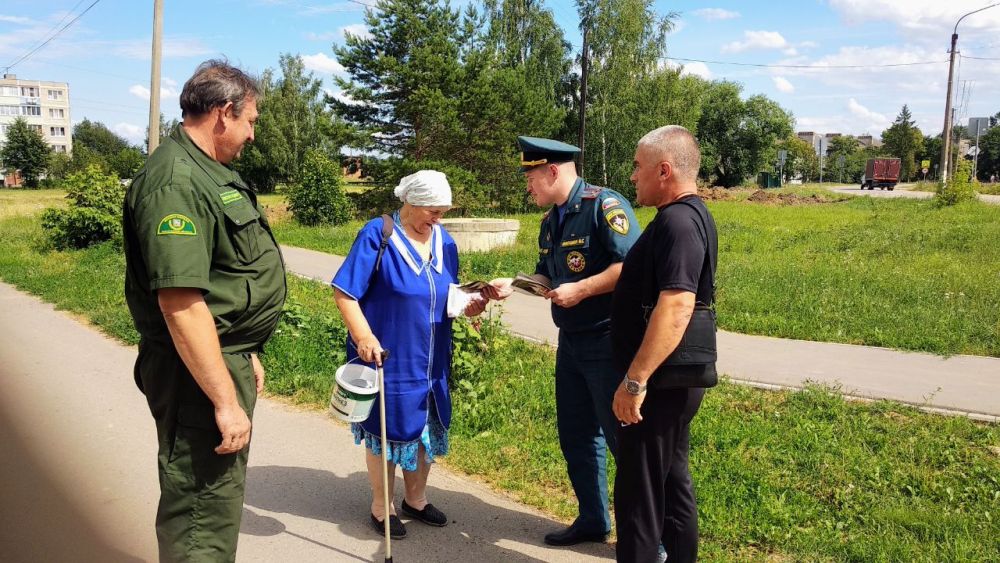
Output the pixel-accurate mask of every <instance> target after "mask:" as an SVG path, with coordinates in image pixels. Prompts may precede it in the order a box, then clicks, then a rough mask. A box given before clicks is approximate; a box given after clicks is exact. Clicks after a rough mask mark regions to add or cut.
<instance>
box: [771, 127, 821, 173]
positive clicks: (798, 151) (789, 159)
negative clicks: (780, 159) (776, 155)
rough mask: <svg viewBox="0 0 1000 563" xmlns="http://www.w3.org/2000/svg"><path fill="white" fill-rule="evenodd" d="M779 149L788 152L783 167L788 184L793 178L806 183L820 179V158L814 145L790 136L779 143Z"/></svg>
mask: <svg viewBox="0 0 1000 563" xmlns="http://www.w3.org/2000/svg"><path fill="white" fill-rule="evenodd" d="M778 148H779V149H784V150H786V151H788V155H787V156H786V160H785V166H784V167H783V172H784V174H785V181H786V182H787V181H788V180H791V179H793V178H801V179H802V180H803V181H806V182H809V181H814V180H817V179H819V157H818V156H817V155H816V150H815V149H814V148H813V146H812V145H810V144H809V143H808V142H806V141H803V140H802V139H799V138H798V137H796V136H794V135H789V136H788V137H786V138H785V140H783V141H781V142H780V143H779V145H778Z"/></svg>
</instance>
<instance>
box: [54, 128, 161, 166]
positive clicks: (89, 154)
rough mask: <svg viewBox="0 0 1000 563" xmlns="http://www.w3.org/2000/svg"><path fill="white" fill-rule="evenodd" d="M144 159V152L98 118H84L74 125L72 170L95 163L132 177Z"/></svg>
mask: <svg viewBox="0 0 1000 563" xmlns="http://www.w3.org/2000/svg"><path fill="white" fill-rule="evenodd" d="M145 161H146V157H145V155H143V153H142V151H140V150H139V149H138V148H137V147H134V146H132V145H131V144H130V143H129V142H128V141H127V140H125V139H124V138H122V137H121V136H120V135H118V134H117V133H115V132H114V131H112V130H110V129H108V127H107V126H106V125H104V124H103V123H101V122H99V121H90V120H89V119H84V120H83V121H81V122H80V123H78V124H76V127H74V128H73V160H72V163H71V166H70V170H71V171H73V172H85V171H86V170H87V169H88V168H89V167H91V166H95V165H96V166H98V167H99V168H101V170H103V171H104V172H113V173H115V174H117V175H118V177H119V178H132V177H134V176H135V173H136V172H138V171H139V169H140V168H142V165H143V163H145Z"/></svg>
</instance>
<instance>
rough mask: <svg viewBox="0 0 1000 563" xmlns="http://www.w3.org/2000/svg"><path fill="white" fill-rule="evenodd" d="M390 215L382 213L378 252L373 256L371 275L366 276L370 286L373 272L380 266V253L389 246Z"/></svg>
mask: <svg viewBox="0 0 1000 563" xmlns="http://www.w3.org/2000/svg"><path fill="white" fill-rule="evenodd" d="M392 228H393V227H392V217H390V216H388V215H382V242H380V243H379V245H378V254H377V255H376V256H375V267H374V268H372V275H371V276H369V277H368V285H369V286H371V282H372V280H374V279H375V272H377V271H378V269H379V267H381V266H382V255H383V254H385V247H387V246H389V237H391V236H392Z"/></svg>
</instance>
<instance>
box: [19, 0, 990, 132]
mask: <svg viewBox="0 0 1000 563" xmlns="http://www.w3.org/2000/svg"><path fill="white" fill-rule="evenodd" d="M92 1H93V0H45V1H44V2H39V1H38V0H5V2H4V3H3V5H2V7H0V65H2V66H4V67H5V66H7V65H8V64H10V63H12V62H14V61H15V60H17V59H18V58H19V57H21V56H22V55H23V54H25V53H26V52H27V51H29V50H30V49H32V48H33V47H35V46H36V45H38V44H39V43H41V42H42V41H43V40H44V39H45V38H47V37H48V36H49V34H50V33H51V32H52V31H53V30H54V29H58V27H61V26H62V25H65V22H68V21H70V20H71V19H72V18H73V17H75V16H76V15H77V14H79V13H80V12H81V11H82V10H83V9H84V8H86V7H87V6H89V5H90V4H91V3H92ZM360 1H365V2H373V0H359V2H360ZM465 2H466V0H461V1H460V2H458V3H456V4H454V5H460V4H464V3H465ZM544 2H545V5H546V6H547V7H549V8H550V9H551V10H552V11H553V13H554V15H555V17H556V20H557V21H558V22H559V23H560V24H561V25H562V26H563V27H564V29H565V30H566V33H567V38H568V39H569V40H570V42H571V43H573V44H574V45H575V48H576V49H578V48H579V44H580V37H579V33H578V31H576V25H577V21H576V20H577V17H576V10H575V8H574V3H573V1H572V0H544ZM989 3H990V2H989V1H987V0H952V1H949V2H942V1H941V0H905V1H904V0H825V1H820V0H799V1H798V2H775V1H768V2H764V1H756V0H755V1H744V2H733V1H728V2H727V1H707V2H699V1H681V2H670V1H666V0H659V1H658V2H657V3H656V8H657V10H658V11H659V12H660V13H667V12H669V11H676V12H679V13H680V14H681V15H680V18H679V19H678V20H677V27H676V29H675V31H674V32H673V33H671V35H670V37H669V39H668V55H669V56H670V57H678V58H684V59H699V60H702V61H714V62H681V61H667V62H666V63H665V64H683V65H685V66H684V72H691V73H695V74H699V75H702V76H706V77H709V78H713V79H727V80H733V81H737V82H740V83H742V84H743V85H744V92H745V93H746V94H747V95H751V94H757V93H760V94H765V95H767V96H768V97H770V98H772V99H774V100H776V101H778V102H779V103H780V104H781V105H782V106H783V107H785V108H786V109H788V110H791V111H792V113H793V114H794V115H795V118H796V121H797V123H796V129H797V130H812V131H817V132H820V133H827V132H840V133H853V134H863V133H871V134H874V135H878V134H879V133H880V132H881V131H882V130H883V129H884V128H885V127H887V126H888V125H889V124H890V123H891V121H892V120H893V118H895V116H896V115H897V114H898V113H899V110H900V108H901V107H902V105H903V104H904V103H905V104H908V105H909V106H910V108H911V110H912V111H913V114H914V117H915V119H916V121H917V124H918V126H919V127H920V128H921V129H922V130H923V131H924V132H925V133H931V134H935V133H939V132H940V130H941V126H942V121H943V117H944V99H945V88H946V84H947V78H948V67H947V62H946V61H947V58H948V56H947V50H948V42H949V40H950V35H951V30H952V27H953V26H954V23H955V20H957V19H958V17H960V16H961V15H962V14H963V13H965V12H969V11H972V10H975V9H977V8H980V7H983V6H985V5H988V4H989ZM152 4H153V2H152V0H101V1H100V2H99V3H98V4H97V5H96V6H94V7H93V8H92V9H91V10H90V11H89V12H88V13H87V14H85V15H84V16H83V17H82V18H80V19H79V21H77V22H76V24H74V25H73V26H71V27H70V28H68V29H67V30H66V31H65V32H64V33H62V34H61V35H59V36H58V37H57V38H56V39H55V40H53V41H52V42H51V43H49V44H48V45H47V46H46V47H44V48H43V49H41V50H40V51H38V52H37V53H36V54H34V55H32V56H31V57H29V58H28V59H26V60H25V61H24V62H21V63H19V64H17V65H16V66H15V67H14V68H13V69H12V70H11V72H12V73H14V74H17V76H18V77H19V78H28V79H37V80H55V81H65V82H69V84H70V98H71V104H72V117H73V121H74V122H79V121H80V120H82V119H84V118H89V119H91V120H97V121H101V122H103V123H105V124H107V125H108V126H109V127H111V128H112V129H114V130H116V131H117V132H119V133H120V134H122V135H124V136H126V137H127V138H129V139H130V140H132V141H133V142H137V143H138V142H141V141H142V139H143V136H144V129H145V125H146V120H147V114H148V109H147V108H148V97H149V51H150V47H149V42H150V35H151V32H150V30H151V27H152ZM165 4H166V7H165V18H164V60H163V71H162V76H163V84H162V87H163V90H162V94H163V101H162V107H163V111H164V113H165V114H166V115H167V116H168V117H179V113H180V110H179V108H178V107H177V95H178V94H179V92H180V89H181V86H182V85H183V82H184V80H185V79H186V78H187V77H188V76H189V75H190V73H191V72H192V70H193V69H194V68H195V67H196V66H197V65H198V63H199V62H201V61H202V60H204V59H207V58H211V57H216V56H220V55H225V56H227V57H228V58H229V59H230V60H231V61H234V62H236V63H238V64H240V65H241V66H243V67H244V68H246V69H248V70H251V71H254V72H260V71H262V70H264V69H265V68H268V67H272V68H273V67H276V66H277V61H278V55H279V54H280V53H282V52H291V53H298V54H301V55H302V56H303V57H304V60H305V61H306V64H307V66H308V67H309V68H310V69H312V70H313V71H314V72H315V73H316V74H317V76H319V77H321V78H323V79H324V81H325V83H326V85H327V87H328V88H329V89H331V90H332V89H333V88H334V85H333V81H332V80H331V76H332V74H334V73H337V72H339V65H338V64H337V63H336V60H335V59H334V58H333V52H332V50H331V45H332V44H333V43H336V42H340V41H342V40H343V36H344V35H343V34H344V32H345V30H348V31H354V32H356V33H361V32H363V29H364V26H363V17H364V12H363V11H364V9H365V8H364V6H362V5H360V4H359V3H355V2H350V1H336V2H323V1H319V0H215V1H201V2H193V1H189V0H167V1H166V2H165ZM60 21H62V24H59V22H60ZM57 24H59V25H57ZM998 32H1000V6H998V7H996V8H993V9H991V10H987V11H985V12H982V13H980V14H976V15H973V16H970V17H969V18H966V19H965V20H964V21H963V22H962V24H961V27H960V28H959V50H960V51H961V53H962V54H963V55H964V57H963V58H962V59H961V60H960V62H959V63H956V81H955V90H956V95H955V98H956V106H957V107H958V108H959V116H960V120H961V121H962V122H963V123H964V122H965V121H966V120H967V118H968V117H977V116H986V115H991V114H993V113H996V112H997V111H1000V33H998ZM970 57H978V58H976V59H974V58H970ZM982 59H995V60H982ZM928 61H932V62H933V64H917V65H912V66H900V67H891V68H871V67H869V68H829V67H835V66H844V65H878V64H898V63H923V62H928ZM721 63H749V64H765V65H820V66H823V67H825V68H819V69H816V68H809V69H796V68H775V67H768V68H763V67H749V66H737V65H732V64H721Z"/></svg>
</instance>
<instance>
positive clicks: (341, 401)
mask: <svg viewBox="0 0 1000 563" xmlns="http://www.w3.org/2000/svg"><path fill="white" fill-rule="evenodd" d="M376 395H378V374H377V373H376V372H375V370H373V369H372V368H370V367H368V366H364V365H361V364H352V363H346V364H344V365H342V366H340V367H339V368H337V376H336V385H335V386H334V388H333V393H331V394H330V413H331V414H333V416H335V417H337V418H339V419H341V420H344V421H346V422H362V421H364V420H367V419H368V414H369V413H371V411H372V404H373V403H374V402H375V396H376Z"/></svg>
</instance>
